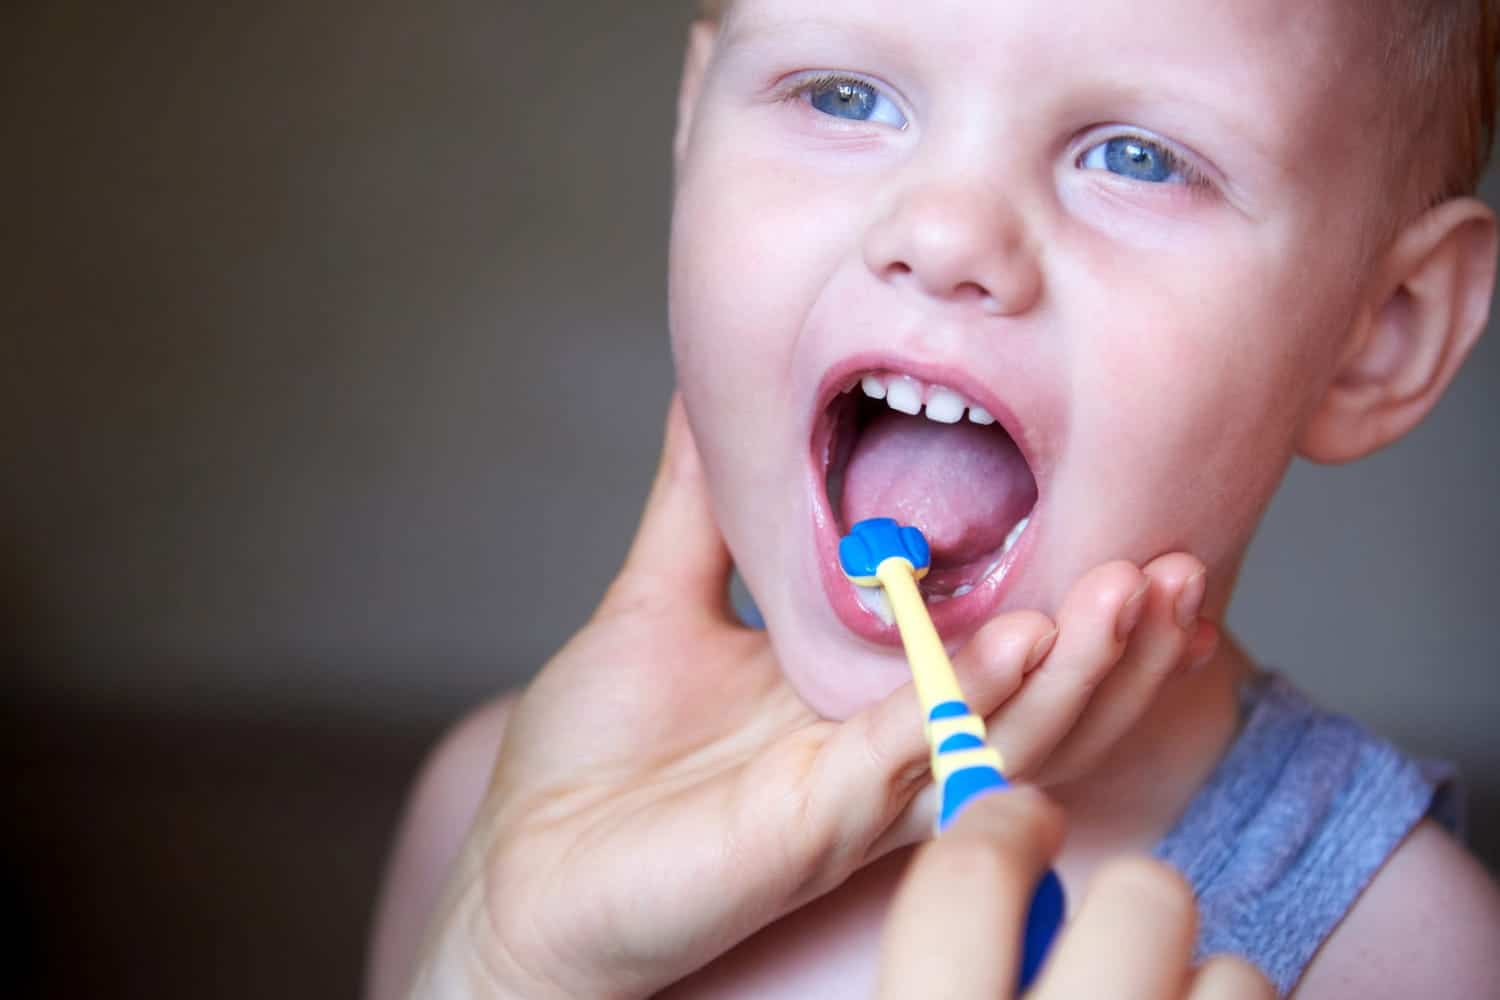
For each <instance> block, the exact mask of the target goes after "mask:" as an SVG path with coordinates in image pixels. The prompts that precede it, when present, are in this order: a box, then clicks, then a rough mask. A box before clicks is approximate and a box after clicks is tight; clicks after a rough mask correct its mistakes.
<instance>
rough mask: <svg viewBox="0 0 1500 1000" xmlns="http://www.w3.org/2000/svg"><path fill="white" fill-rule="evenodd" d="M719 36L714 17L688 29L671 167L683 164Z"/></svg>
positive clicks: (695, 22)
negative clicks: (704, 80) (705, 78)
mask: <svg viewBox="0 0 1500 1000" xmlns="http://www.w3.org/2000/svg"><path fill="white" fill-rule="evenodd" d="M718 38H719V26H718V24H717V23H715V22H713V21H694V22H693V25H692V27H691V28H689V29H688V41H687V54H686V56H685V57H684V58H683V62H682V82H681V83H680V84H679V85H678V88H677V132H676V134H675V135H674V136H673V138H672V163H673V166H674V167H678V168H680V167H681V166H682V158H683V156H684V155H685V154H686V153H687V147H688V141H689V140H690V139H691V138H692V131H693V117H694V115H695V114H696V112H697V110H698V97H699V95H700V94H701V93H702V90H703V78H704V76H705V75H706V74H707V72H708V64H709V62H710V61H711V60H712V59H713V54H714V46H715V44H716V43H717V41H718Z"/></svg>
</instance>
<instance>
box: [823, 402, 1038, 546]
mask: <svg viewBox="0 0 1500 1000" xmlns="http://www.w3.org/2000/svg"><path fill="white" fill-rule="evenodd" d="M1035 504H1036V481H1035V480H1034V479H1033V478H1032V476H1031V470H1030V469H1029V468H1028V467H1027V465H1026V460H1025V459H1024V458H1022V457H1021V452H1020V450H1019V449H1017V448H1016V445H1015V442H1014V441H1012V440H1011V439H1010V437H1009V436H1008V435H1006V433H1005V432H1004V431H1002V430H1000V428H999V427H995V426H990V427H980V426H978V425H976V424H972V423H968V422H962V423H957V424H939V423H935V422H933V421H931V420H928V419H927V418H926V417H921V416H915V417H909V416H906V415H905V414H902V413H896V412H895V411H893V410H883V411H882V412H881V413H880V414H879V415H878V416H876V417H875V419H874V420H873V421H871V422H870V424H869V425H868V426H867V427H866V428H865V429H864V431H863V433H861V434H860V436H859V440H858V441H856V442H855V445H854V450H853V453H852V454H851V455H850V456H849V465H848V467H847V468H846V469H845V471H844V485H843V504H842V507H843V510H842V512H841V513H842V514H843V517H844V523H845V524H854V523H855V522H857V521H862V520H864V519H865V518H869V517H894V518H895V519H896V520H898V521H900V522H902V523H903V524H911V525H915V526H916V527H917V528H920V529H921V531H922V533H923V534H924V535H926V536H927V542H928V544H929V545H930V546H931V547H932V553H933V557H934V558H935V559H939V558H940V559H942V560H943V561H944V562H947V563H950V564H953V563H964V562H970V561H973V560H977V559H980V558H983V557H985V556H987V555H989V554H990V553H991V552H994V551H995V550H996V549H999V548H1000V546H1001V545H1003V544H1004V543H1005V536H1006V535H1008V534H1009V533H1010V529H1011V528H1013V527H1014V526H1015V525H1016V523H1017V522H1018V521H1020V520H1021V518H1023V517H1025V516H1026V514H1027V512H1028V511H1030V510H1031V508H1032V507H1033V506H1034V505H1035Z"/></svg>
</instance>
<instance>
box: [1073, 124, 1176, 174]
mask: <svg viewBox="0 0 1500 1000" xmlns="http://www.w3.org/2000/svg"><path fill="white" fill-rule="evenodd" d="M1078 165H1079V166H1081V167H1083V168H1084V169H1086V170H1107V171H1109V172H1110V173H1112V174H1116V175H1118V176H1120V177H1125V178H1128V179H1130V180H1133V181H1141V182H1143V183H1146V184H1198V183H1200V182H1201V177H1200V176H1199V174H1198V173H1197V171H1195V170H1194V169H1193V168H1192V167H1191V166H1189V165H1188V164H1187V163H1184V162H1183V161H1182V159H1181V158H1180V157H1178V156H1177V154H1175V153H1173V152H1172V151H1171V150H1170V149H1168V148H1167V147H1166V146H1163V145H1162V144H1161V143H1159V142H1153V141H1152V140H1150V139H1146V138H1143V137H1141V136H1138V135H1122V136H1116V137H1115V138H1113V139H1109V140H1106V141H1105V142H1101V143H1099V144H1098V145H1097V146H1094V147H1092V148H1091V149H1089V150H1088V151H1086V152H1085V153H1084V154H1083V155H1082V156H1081V157H1079V158H1078Z"/></svg>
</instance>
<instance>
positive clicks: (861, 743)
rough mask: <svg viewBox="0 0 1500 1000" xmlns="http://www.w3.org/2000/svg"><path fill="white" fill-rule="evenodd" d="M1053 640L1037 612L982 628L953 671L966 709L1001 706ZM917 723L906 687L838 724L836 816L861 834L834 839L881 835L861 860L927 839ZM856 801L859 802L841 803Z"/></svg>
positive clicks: (924, 769)
mask: <svg viewBox="0 0 1500 1000" xmlns="http://www.w3.org/2000/svg"><path fill="white" fill-rule="evenodd" d="M1056 635H1057V628H1056V627H1055V626H1054V625H1053V624H1052V621H1051V620H1050V619H1049V618H1047V616H1046V615H1044V614H1042V613H1041V612H1038V611H1013V612H1008V613H1006V614H1003V615H998V616H996V617H995V618H993V619H992V620H990V621H989V622H987V623H986V624H985V625H984V627H983V628H981V629H980V630H979V631H978V632H977V633H976V634H975V636H974V638H973V639H971V640H970V641H969V644H968V646H967V647H966V648H965V650H964V652H963V653H962V654H961V655H960V656H959V657H958V658H957V659H955V661H954V664H953V667H954V673H955V674H956V675H957V677H958V683H959V687H960V688H962V689H963V692H964V697H965V698H966V699H967V700H968V702H969V706H970V707H971V708H972V709H973V710H974V711H975V712H976V713H978V714H979V715H981V716H982V715H985V714H987V713H988V712H990V711H991V710H992V709H993V708H994V706H995V705H998V704H1000V703H1001V702H1003V701H1004V700H1005V699H1006V698H1009V697H1010V696H1011V695H1012V694H1013V693H1014V692H1015V691H1016V690H1017V688H1019V687H1020V686H1021V683H1022V681H1023V679H1024V677H1025V674H1026V672H1027V671H1028V670H1029V669H1031V668H1032V666H1034V664H1035V663H1036V662H1037V661H1038V660H1039V659H1041V657H1043V656H1045V655H1046V653H1047V650H1048V649H1049V648H1050V646H1051V643H1052V641H1053V639H1054V638H1055V637H1056ZM923 721H924V720H923V718H922V709H921V707H920V706H919V705H918V703H917V696H916V692H915V690H913V688H912V686H911V685H910V684H907V685H904V686H903V687H902V688H900V689H899V690H897V691H895V692H893V693H892V694H890V695H888V696H887V697H886V698H885V699H884V700H882V701H880V702H879V703H877V704H876V705H875V706H874V707H872V708H870V709H868V710H866V711H865V712H862V713H860V714H859V715H856V716H854V717H853V718H851V719H850V720H848V721H847V722H845V723H844V724H843V726H841V727H840V729H839V732H838V733H837V734H836V735H835V736H834V738H833V741H832V743H831V745H830V750H831V751H832V752H833V753H834V754H836V755H838V759H839V760H841V761H843V762H845V764H844V769H843V773H842V775H841V777H840V782H841V783H842V788H841V789H840V794H841V796H842V798H843V800H844V801H841V802H840V803H839V804H838V805H837V806H836V810H837V812H838V813H839V814H842V815H843V816H845V817H849V818H851V819H852V818H855V817H860V818H862V821H863V822H864V823H865V824H867V827H868V828H867V829H865V830H863V831H855V830H852V829H849V828H848V827H847V825H846V826H845V828H844V829H843V830H842V831H841V835H843V836H851V835H855V836H857V835H859V834H861V833H862V834H863V836H864V837H866V838H868V837H869V836H871V832H872V830H873V831H874V832H880V831H881V830H883V832H880V837H879V839H878V841H877V842H876V844H875V845H874V846H873V847H872V848H871V850H870V854H869V855H868V857H869V858H874V857H879V856H880V855H882V854H884V853H886V852H887V851H890V850H894V849H895V848H897V847H904V846H906V845H909V844H914V843H917V842H918V841H920V840H922V839H924V838H926V837H927V836H929V835H930V834H931V832H932V823H933V819H934V817H935V816H936V811H935V806H936V800H935V798H933V797H932V796H920V795H917V794H916V793H917V792H918V790H919V789H922V788H924V787H925V786H927V785H928V784H929V783H930V780H931V779H930V775H929V773H928V755H929V750H930V748H929V747H928V746H927V739H926V734H925V729H924V726H923ZM914 796H916V797H914ZM856 798H857V799H862V800H864V801H861V802H858V803H855V802H851V801H848V800H849V799H856Z"/></svg>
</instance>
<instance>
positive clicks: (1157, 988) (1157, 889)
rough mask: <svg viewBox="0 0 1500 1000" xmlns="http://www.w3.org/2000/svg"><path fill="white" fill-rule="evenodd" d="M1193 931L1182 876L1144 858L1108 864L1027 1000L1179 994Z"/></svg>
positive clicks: (1156, 999) (1148, 999) (1136, 999)
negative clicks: (1029, 998) (1032, 999)
mask: <svg viewBox="0 0 1500 1000" xmlns="http://www.w3.org/2000/svg"><path fill="white" fill-rule="evenodd" d="M1197 927H1198V916H1197V911H1196V909H1195V908H1194V905H1193V894H1192V890H1191V889H1189V888H1188V885H1187V883H1186V882H1184V881H1183V879H1182V876H1180V875H1178V874H1177V873H1176V872H1175V871H1173V870H1172V869H1171V868H1169V867H1167V866H1166V865H1164V864H1162V863H1161V862H1159V861H1153V860H1151V859H1149V858H1128V859H1125V860H1122V861H1114V862H1111V863H1110V864H1109V865H1108V866H1106V867H1105V868H1103V869H1101V870H1100V871H1099V874H1097V875H1096V876H1094V881H1093V884H1092V885H1091V886H1090V887H1089V890H1088V893H1087V894H1086V895H1085V896H1084V899H1083V903H1082V904H1081V905H1080V906H1079V908H1078V912H1077V915H1076V916H1075V917H1074V918H1073V920H1072V921H1071V922H1070V923H1069V924H1068V926H1067V927H1066V928H1065V929H1064V931H1063V933H1062V937H1061V938H1060V939H1059V940H1058V942H1057V944H1056V945H1055V946H1054V947H1053V950H1052V954H1051V955H1050V956H1049V957H1048V959H1047V964H1046V965H1044V966H1043V967H1042V975H1041V979H1040V980H1039V981H1038V983H1037V986H1036V989H1035V995H1034V1000H1064V998H1072V997H1097V996H1107V997H1111V998H1114V1000H1161V998H1163V997H1178V996H1181V995H1182V993H1183V991H1184V987H1185V986H1186V984H1187V982H1188V963H1189V961H1191V959H1192V955H1193V941H1194V937H1195V935H1196V934H1197Z"/></svg>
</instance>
